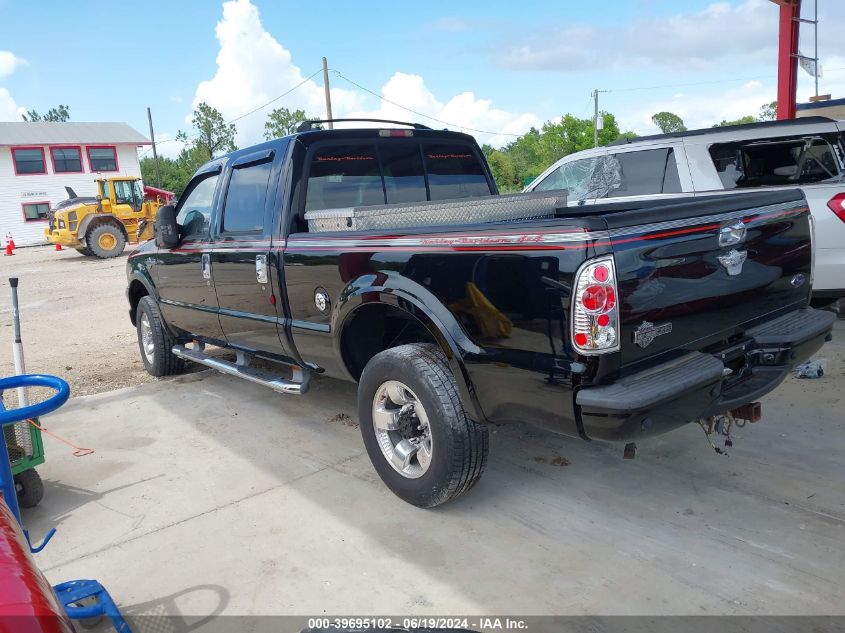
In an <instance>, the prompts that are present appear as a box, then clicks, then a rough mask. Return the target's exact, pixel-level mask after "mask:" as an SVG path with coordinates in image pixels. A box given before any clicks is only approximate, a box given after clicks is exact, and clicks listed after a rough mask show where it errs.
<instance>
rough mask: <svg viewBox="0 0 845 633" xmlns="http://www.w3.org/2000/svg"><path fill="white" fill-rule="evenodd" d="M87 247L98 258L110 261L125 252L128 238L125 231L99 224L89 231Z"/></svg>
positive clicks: (86, 241) (111, 225)
mask: <svg viewBox="0 0 845 633" xmlns="http://www.w3.org/2000/svg"><path fill="white" fill-rule="evenodd" d="M85 245H86V246H87V247H88V250H90V251H91V252H92V253H93V254H94V255H95V256H96V257H99V258H100V259H109V258H110V257H117V256H118V255H120V254H121V253H122V252H123V248H124V247H125V246H126V238H125V237H124V236H123V231H121V230H120V228H119V227H117V226H115V225H114V224H99V225H97V226H95V227H94V228H93V229H91V230H90V231H88V234H87V235H86V236H85Z"/></svg>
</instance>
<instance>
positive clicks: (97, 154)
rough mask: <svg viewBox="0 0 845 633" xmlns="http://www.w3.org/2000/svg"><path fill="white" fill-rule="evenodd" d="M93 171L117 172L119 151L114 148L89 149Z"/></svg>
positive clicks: (89, 161)
mask: <svg viewBox="0 0 845 633" xmlns="http://www.w3.org/2000/svg"><path fill="white" fill-rule="evenodd" d="M88 164H89V165H90V166H91V171H117V150H116V149H115V148H114V147H89V148H88Z"/></svg>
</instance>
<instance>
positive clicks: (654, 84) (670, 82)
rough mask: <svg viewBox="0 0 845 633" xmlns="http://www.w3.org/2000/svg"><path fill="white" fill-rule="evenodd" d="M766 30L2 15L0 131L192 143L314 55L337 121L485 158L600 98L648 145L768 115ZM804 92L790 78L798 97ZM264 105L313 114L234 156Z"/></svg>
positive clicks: (248, 121)
mask: <svg viewBox="0 0 845 633" xmlns="http://www.w3.org/2000/svg"><path fill="white" fill-rule="evenodd" d="M805 4H806V5H807V9H808V11H805V13H804V15H805V17H812V3H811V2H806V3H805ZM819 4H820V14H821V19H822V23H821V27H820V39H819V49H820V50H819V52H820V57H821V59H822V64H823V66H824V67H825V69H826V72H825V76H824V78H823V79H822V81H821V85H820V91H821V92H822V93H824V92H832V93H834V96H835V97H836V96H845V49H843V47H842V46H841V44H840V42H841V37H837V33H839V34H841V33H842V32H845V6H844V5H845V3H843V2H841V0H819ZM120 6H123V7H126V8H125V9H123V10H120V9H118V8H117V7H120ZM323 7H327V9H326V10H320V9H322V8H323ZM777 15H778V11H777V7H776V6H775V5H774V4H772V3H770V2H768V1H767V0H734V1H727V2H718V3H714V2H712V1H698V0H689V1H687V2H684V3H678V2H670V1H668V0H629V1H623V0H606V1H601V2H596V1H592V2H584V1H579V2H575V1H574V0H569V1H565V2H554V3H551V2H535V1H531V0H523V1H522V2H518V3H516V2H504V1H488V2H483V3H482V2H463V3H456V2H454V1H453V2H441V1H432V2H426V3H424V4H419V3H397V2H395V1H394V2H367V3H365V4H364V5H362V4H361V3H350V2H333V1H332V0H327V1H325V2H323V3H320V4H316V3H315V4H308V3H303V2H296V3H292V2H278V1H277V2H270V1H267V0H252V1H251V2H250V0H235V1H234V2H231V3H223V2H212V1H204V2H199V1H193V2H178V1H177V2H174V1H172V0H171V1H170V2H160V1H158V0H150V1H147V2H143V3H133V4H131V5H129V4H128V3H124V4H122V5H120V4H116V3H113V2H111V3H107V2H86V3H67V2H43V3H42V2H39V3H35V2H23V1H20V0H0V120H16V119H17V118H18V111H19V109H20V108H35V109H36V110H39V111H43V110H46V109H48V108H49V107H52V106H54V105H56V104H58V103H66V104H68V105H69V106H70V110H71V115H72V118H73V120H77V121H98V120H100V121H109V120H112V121H126V122H128V123H130V124H131V125H133V126H134V127H136V128H137V129H138V130H140V131H143V132H145V133H146V110H145V108H146V106H150V107H151V108H152V110H153V115H154V119H155V123H156V132H157V136H159V137H160V140H162V141H164V140H166V139H169V138H172V137H173V136H175V133H176V132H177V131H178V130H179V129H187V128H188V126H189V123H188V119H189V118H190V112H191V110H192V107H193V105H194V104H195V103H196V102H198V101H199V100H205V101H208V102H209V103H211V105H213V106H215V107H217V108H218V109H220V110H221V112H223V114H224V116H225V117H226V118H227V119H233V118H235V117H237V116H240V115H242V114H243V113H245V112H247V111H249V110H252V109H253V108H256V107H258V106H261V105H263V104H264V103H266V102H267V101H269V100H270V99H273V98H275V97H277V96H279V95H281V94H282V93H284V92H286V91H287V90H289V89H291V88H293V87H294V86H295V85H296V84H298V83H300V82H302V81H303V80H305V79H306V78H307V77H308V76H309V75H311V74H312V72H314V71H316V70H318V69H319V68H320V60H321V57H322V56H323V55H325V56H327V57H328V59H329V64H330V66H331V68H332V69H333V70H334V71H338V72H339V73H340V75H338V74H336V73H333V74H332V76H331V82H332V88H333V101H334V103H335V115H344V114H345V115H350V114H369V115H376V116H385V117H387V118H401V119H411V120H420V121H422V122H427V123H429V124H434V123H433V122H432V121H431V120H427V119H425V118H424V117H422V116H419V115H415V114H412V113H409V112H407V111H406V110H403V109H402V108H401V107H399V106H405V107H407V108H411V109H414V110H416V111H418V112H420V113H422V114H426V115H429V116H432V117H434V118H437V119H441V120H443V121H446V122H448V123H449V124H450V126H451V127H455V128H463V129H475V130H482V131H483V133H477V134H476V136H478V137H479V140H481V141H490V142H493V143H494V144H501V143H504V142H507V141H508V140H509V139H512V138H514V136H513V135H516V134H519V133H521V132H524V131H525V130H526V129H527V128H528V127H529V126H530V125H536V124H538V123H540V122H542V121H545V120H549V119H554V118H556V117H559V116H561V115H563V114H565V113H572V114H574V115H576V116H581V117H586V116H590V114H591V108H592V104H591V102H590V92H591V90H592V89H593V88H596V87H597V88H599V89H602V90H609V91H610V92H608V93H605V94H602V95H601V107H602V109H604V110H607V111H609V112H613V113H614V114H615V115H616V116H617V118H618V119H619V120H620V122H621V124H622V127H623V128H625V129H633V130H635V131H637V132H640V133H647V132H653V131H654V128H653V127H652V125H651V123H650V116H651V114H653V113H655V112H658V111H660V110H671V111H674V112H677V113H679V114H681V116H683V117H684V119H685V120H686V122H687V124H688V125H690V126H703V125H711V124H712V123H715V122H717V121H719V120H721V119H723V118H734V117H737V116H741V115H743V114H756V112H757V110H758V109H759V106H760V105H762V104H763V103H765V102H767V101H771V100H772V99H774V96H775V86H776V49H777ZM810 34H811V31H810V30H809V29H806V32H804V33H803V34H802V48H803V49H804V52H805V54H807V53H811V50H812V37H811V35H810ZM344 77H345V78H349V79H351V80H353V81H354V82H356V83H358V84H359V85H360V86H362V87H364V88H366V89H369V90H371V91H374V92H376V93H378V94H382V95H383V96H385V97H386V98H387V99H389V101H392V102H393V103H389V102H385V101H382V100H380V99H378V98H377V97H375V96H372V95H371V94H369V93H367V92H365V91H363V90H361V89H360V88H358V87H356V86H355V85H353V84H351V83H349V82H348V81H347V80H346V79H345V78H344ZM811 88H812V81H811V79H810V78H809V77H808V76H806V75H803V74H802V78H801V83H800V90H799V97H804V98H806V96H808V95H809V94H810V93H809V90H810V89H811ZM397 104H398V105H397ZM275 106H286V107H291V108H297V107H303V108H305V109H306V110H307V111H308V112H309V113H313V114H317V115H322V114H323V111H322V80H321V78H320V76H319V75H317V76H315V77H314V78H313V80H308V81H305V83H304V84H303V85H302V86H300V87H299V88H298V89H296V90H294V91H293V92H291V93H290V94H289V95H288V96H286V97H283V98H282V99H279V100H278V101H277V102H275V103H273V104H272V105H270V106H268V107H266V108H264V109H262V110H259V111H258V112H256V113H255V114H251V115H249V116H247V117H244V118H243V119H240V120H239V121H238V122H237V125H238V131H239V136H238V141H239V142H240V143H241V144H249V143H252V142H256V141H258V140H260V137H261V130H262V126H263V122H264V118H265V117H266V113H267V112H269V110H270V109H272V107H275ZM436 125H438V126H442V125H441V124H439V123H438V124H436ZM177 151H178V145H177V143H175V142H170V143H164V144H163V145H162V152H163V153H167V154H173V153H175V152H177Z"/></svg>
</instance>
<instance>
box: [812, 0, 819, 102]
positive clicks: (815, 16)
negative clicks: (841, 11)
mask: <svg viewBox="0 0 845 633" xmlns="http://www.w3.org/2000/svg"><path fill="white" fill-rule="evenodd" d="M814 5H815V13H814V14H813V46H814V47H815V52H814V53H813V57H814V58H815V60H816V61H815V63H814V65H813V70H814V71H815V72H813V79H815V80H816V96H817V97H818V96H819V0H815V3H814Z"/></svg>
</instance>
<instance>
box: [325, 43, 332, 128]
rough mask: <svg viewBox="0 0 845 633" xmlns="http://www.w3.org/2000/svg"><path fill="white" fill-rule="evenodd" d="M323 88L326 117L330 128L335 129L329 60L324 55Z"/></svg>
mask: <svg viewBox="0 0 845 633" xmlns="http://www.w3.org/2000/svg"><path fill="white" fill-rule="evenodd" d="M323 88H324V89H325V91H326V118H327V119H328V120H329V123H328V125H329V129H330V130H333V129H334V123H332V122H331V120H332V118H334V117H332V93H331V91H330V90H329V62H328V61H326V58H325V57H323Z"/></svg>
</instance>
